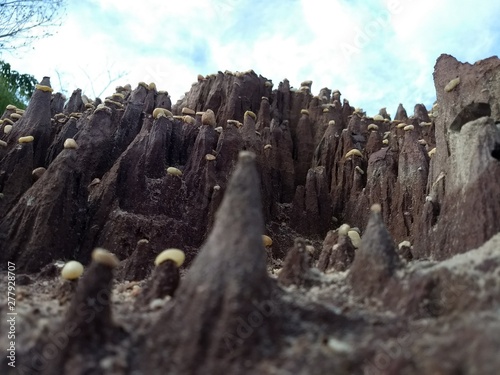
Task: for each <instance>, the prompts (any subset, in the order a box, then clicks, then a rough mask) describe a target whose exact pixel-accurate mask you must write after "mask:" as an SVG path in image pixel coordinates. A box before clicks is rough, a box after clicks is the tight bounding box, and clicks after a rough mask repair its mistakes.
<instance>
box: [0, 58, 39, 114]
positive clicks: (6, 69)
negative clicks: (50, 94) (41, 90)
mask: <svg viewBox="0 0 500 375" xmlns="http://www.w3.org/2000/svg"><path fill="white" fill-rule="evenodd" d="M36 84H37V80H36V79H35V77H33V76H32V75H29V74H21V73H19V72H17V71H15V70H12V69H11V67H10V64H9V63H6V62H4V61H1V60H0V113H3V111H4V110H5V107H6V106H7V105H8V104H14V105H15V106H16V107H18V108H26V104H27V103H28V101H29V99H30V98H31V95H33V91H35V85H36Z"/></svg>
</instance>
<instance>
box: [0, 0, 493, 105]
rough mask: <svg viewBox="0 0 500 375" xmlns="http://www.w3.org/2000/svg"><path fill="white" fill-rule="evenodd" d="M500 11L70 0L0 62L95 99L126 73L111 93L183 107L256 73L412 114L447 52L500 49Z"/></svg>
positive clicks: (400, 0) (259, 1) (479, 5)
mask: <svg viewBox="0 0 500 375" xmlns="http://www.w3.org/2000/svg"><path fill="white" fill-rule="evenodd" d="M499 16H500V2H499V1H497V0H484V1H481V2H479V1H477V0H461V1H460V2H459V1H456V0H422V1H419V2H417V1H414V0H367V1H361V0H329V1H325V0H275V1H271V0H267V1H265V0H256V1H255V0H253V1H252V0H213V1H207V0H184V1H171V0H140V1H137V0H135V1H130V0H86V1H76V0H69V5H68V9H67V15H66V17H65V18H64V21H63V25H62V26H61V27H60V28H59V29H58V32H57V34H56V35H54V36H52V37H50V38H46V39H42V40H39V41H37V42H36V43H35V44H33V45H32V47H34V48H33V49H29V50H26V51H21V52H17V53H15V54H14V55H10V54H6V53H3V54H2V55H1V56H0V58H2V59H4V60H6V61H8V62H10V63H11V65H12V66H13V68H14V69H16V70H18V71H20V72H22V73H30V74H33V75H35V76H36V77H37V78H41V77H42V76H44V75H48V76H50V77H51V80H52V85H53V87H54V88H55V89H57V90H63V91H65V92H66V93H68V94H70V93H71V92H72V91H73V90H74V89H75V88H81V89H82V90H83V91H84V93H86V94H87V96H89V97H93V96H94V95H97V94H99V93H100V92H101V91H102V90H103V89H104V88H105V87H106V85H107V84H108V83H109V81H110V78H109V77H111V78H116V77H117V76H119V75H120V74H123V76H122V77H121V78H120V79H119V80H117V81H116V82H113V83H112V84H111V85H110V86H109V88H108V89H107V90H105V91H104V94H103V96H105V95H109V94H111V93H112V92H113V91H114V87H115V86H117V85H123V84H125V83H130V84H131V85H132V86H133V87H135V86H136V85H137V83H138V82H139V81H145V82H148V83H149V82H155V83H156V85H157V87H158V89H160V90H167V91H168V92H169V93H170V95H171V97H172V100H173V102H175V101H176V100H177V99H179V97H180V96H181V95H182V94H184V92H186V91H188V90H189V88H190V87H191V84H192V83H193V82H195V81H196V77H197V75H198V74H199V73H200V74H203V75H206V74H210V73H216V72H217V71H219V70H220V71H224V70H226V69H227V70H231V71H245V70H248V69H254V70H255V72H256V73H258V74H262V75H263V76H265V77H267V78H269V79H271V80H272V81H273V83H274V84H275V87H277V85H278V83H279V82H280V81H281V80H283V79H284V78H288V79H289V80H290V84H291V85H292V86H294V87H299V86H300V83H301V82H302V81H304V80H309V79H310V80H312V81H313V85H312V92H313V94H317V93H319V90H320V89H321V88H323V87H329V88H330V89H339V90H340V91H341V92H342V95H343V97H344V98H347V99H349V101H350V103H351V105H353V106H355V107H361V108H363V109H364V110H366V111H367V112H368V114H369V115H373V114H375V113H377V112H378V110H379V109H380V108H381V107H387V110H388V112H389V113H391V114H394V113H395V111H396V108H397V106H398V104H399V103H403V105H404V106H405V108H406V109H407V111H408V112H409V113H413V107H414V105H415V104H417V103H424V104H425V105H426V106H430V105H432V103H433V102H434V100H435V90H434V84H433V80H432V73H433V67H434V64H435V61H436V59H437V58H438V57H439V55H440V54H441V53H449V54H451V55H453V56H455V57H456V58H458V59H459V60H460V61H467V62H470V63H474V62H475V61H477V60H480V59H483V58H486V57H490V56H492V55H499V54H500V22H498V19H499ZM91 82H92V84H91Z"/></svg>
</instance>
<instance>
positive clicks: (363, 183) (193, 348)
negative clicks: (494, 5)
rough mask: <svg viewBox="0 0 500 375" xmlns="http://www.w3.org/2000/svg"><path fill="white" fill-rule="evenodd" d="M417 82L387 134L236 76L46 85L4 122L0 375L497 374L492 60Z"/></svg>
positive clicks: (442, 69) (498, 206) (0, 133)
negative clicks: (67, 89) (183, 85)
mask: <svg viewBox="0 0 500 375" xmlns="http://www.w3.org/2000/svg"><path fill="white" fill-rule="evenodd" d="M434 82H435V87H436V93H437V102H436V103H435V105H434V106H433V107H432V108H426V107H425V106H424V105H423V104H417V105H415V107H414V113H413V115H409V113H408V112H407V111H406V109H405V108H404V107H403V106H402V105H399V107H398V108H397V111H396V115H395V116H394V120H392V119H391V116H390V115H389V114H388V113H387V111H386V109H385V108H382V109H381V110H380V112H379V114H377V115H376V116H373V117H369V116H367V115H366V114H365V113H364V112H363V111H362V110H359V109H355V108H354V107H352V106H351V105H350V104H349V101H348V100H347V99H342V98H341V93H340V91H338V90H334V91H332V90H330V89H328V88H323V89H321V90H320V94H319V95H318V96H314V95H313V94H312V92H311V89H312V82H310V81H304V82H302V83H301V85H300V88H299V89H294V88H293V87H291V85H290V82H289V81H288V80H286V79H285V80H284V81H283V82H280V83H279V84H278V86H277V87H276V88H273V83H272V82H271V81H269V80H268V79H266V78H265V77H263V76H260V75H257V74H256V73H255V72H254V71H247V72H236V73H232V72H228V71H226V72H224V73H222V72H218V73H217V74H213V75H209V76H206V77H202V76H199V77H198V81H197V82H196V83H195V84H193V85H192V87H191V89H190V91H189V92H187V93H186V95H185V96H184V97H183V98H182V99H181V100H179V101H178V102H177V103H175V104H172V102H171V99H170V96H169V95H168V93H167V92H165V91H158V90H157V88H156V85H154V84H145V83H143V82H141V83H139V84H138V85H137V87H136V88H135V89H132V88H130V87H129V85H126V86H124V87H121V86H120V87H117V88H116V93H115V94H113V95H112V96H110V97H108V98H105V99H104V100H101V99H99V98H96V99H95V100H90V99H89V98H87V97H86V96H85V95H83V94H82V92H81V90H79V89H78V90H75V91H74V92H73V93H72V95H71V97H70V98H69V100H67V101H66V100H65V98H64V97H63V96H62V95H61V94H59V93H53V92H52V90H51V89H50V79H49V78H48V77H45V78H43V80H42V81H41V82H40V85H39V86H37V90H36V91H35V93H34V94H33V97H32V98H31V101H30V103H29V105H28V108H27V109H26V111H25V112H24V113H23V114H22V115H21V116H11V114H13V113H15V112H16V110H15V109H12V107H9V108H7V109H6V110H5V111H4V112H3V114H2V116H1V117H0V140H1V141H2V142H1V143H0V276H1V277H2V279H3V280H5V282H4V281H2V283H0V293H1V294H0V295H1V297H0V300H1V304H0V314H1V315H2V316H3V317H6V316H7V313H8V312H9V310H8V304H7V292H8V286H7V285H8V284H7V276H8V273H7V265H8V262H11V263H12V264H15V273H16V289H15V298H16V307H15V311H16V312H17V315H16V331H15V338H14V339H13V340H15V348H16V350H15V366H16V367H15V368H14V367H12V358H11V359H9V358H8V357H6V356H5V355H4V356H3V357H2V359H1V360H0V368H1V369H0V372H1V373H2V374H40V375H49V374H50V375H56V374H68V375H83V374H112V375H115V374H116V375H140V374H148V375H149V374H176V375H183V374H221V373H227V374H269V375H271V374H276V375H287V374H304V375H306V374H307V375H310V374H318V375H319V374H327V373H328V374H329V373H334V374H360V375H361V374H363V375H366V374H388V375H389V374H394V375H395V374H402V375H413V374H442V375H445V374H446V375H448V374H449V375H452V374H497V373H498V369H500V357H499V356H498V351H499V350H500V317H499V315H498V310H499V308H500V200H499V199H498V197H499V196H500V125H499V124H500V59H498V58H497V57H491V58H488V59H485V60H482V61H479V62H476V63H475V64H468V63H461V62H459V61H457V60H456V59H455V58H454V57H452V56H449V55H441V56H440V57H439V58H438V59H437V62H436V65H435V71H434ZM263 235H266V236H267V237H265V238H264V237H263ZM104 249H106V250H104ZM165 249H180V250H182V252H183V253H184V254H183V255H182V260H179V259H178V258H176V257H177V256H179V255H178V254H179V253H181V252H179V251H177V250H176V251H174V252H173V254H177V255H175V256H172V257H171V258H168V259H167V258H165V259H163V258H162V259H161V261H159V260H158V259H159V258H161V257H162V256H163V253H162V251H163V250H165ZM160 253H162V255H160V257H158V255H159V254H160ZM184 258H185V259H184ZM70 260H76V261H79V262H81V263H82V264H83V265H84V266H85V270H84V273H83V275H82V276H81V277H80V278H78V279H75V280H66V279H63V278H62V277H61V267H62V266H63V265H64V264H65V263H66V262H68V261H70ZM9 329H10V326H9V323H8V322H7V319H3V318H2V321H1V323H0V337H2V340H0V342H1V344H0V348H1V349H2V351H3V353H7V352H8V349H9V345H10V342H9V341H10V340H7V335H8V332H9ZM9 363H10V365H9Z"/></svg>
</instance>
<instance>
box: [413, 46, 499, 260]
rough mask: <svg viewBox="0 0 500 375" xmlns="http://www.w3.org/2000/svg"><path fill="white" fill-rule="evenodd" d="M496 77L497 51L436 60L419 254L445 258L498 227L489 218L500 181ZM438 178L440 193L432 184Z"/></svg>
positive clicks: (496, 212) (496, 211)
mask: <svg viewBox="0 0 500 375" xmlns="http://www.w3.org/2000/svg"><path fill="white" fill-rule="evenodd" d="M477 77H481V79H480V80H478V79H477ZM499 77H500V60H499V59H498V58H496V57H492V58H489V59H486V60H482V61H479V62H477V63H475V64H474V65H471V64H467V63H465V64H463V63H460V62H458V61H457V60H456V59H455V58H453V57H452V56H449V55H442V56H441V57H440V58H439V59H438V61H437V63H436V68H435V72H434V81H435V86H436V92H437V98H438V100H437V103H438V113H439V114H438V116H437V119H436V120H435V121H436V131H435V137H436V153H435V154H434V156H433V157H432V161H431V164H430V174H429V179H428V183H427V191H428V196H427V199H426V202H425V207H424V209H423V213H422V215H421V230H420V231H419V234H418V235H419V238H420V239H421V241H418V242H417V243H415V248H416V249H415V252H416V254H417V256H432V257H435V258H438V259H443V258H447V257H449V256H450V255H453V254H457V253H462V252H465V251H467V250H469V249H472V248H474V247H477V246H479V245H480V244H482V243H483V242H484V241H486V240H488V239H489V238H490V237H491V236H493V235H494V234H495V233H497V232H498V231H500V227H499V226H498V225H497V224H496V223H497V220H495V219H493V218H494V217H497V216H498V215H499V214H500V205H499V204H497V202H496V201H495V200H491V199H490V197H493V196H495V195H496V194H497V190H498V187H499V186H500V185H499V181H498V179H497V176H498V175H499V174H498V171H499V170H498V168H500V164H499V157H498V149H499V148H500V147H499V146H498V145H499V144H500V138H499V137H500V133H499V130H498V127H497V126H496V125H495V121H497V120H498V119H500V107H499V105H498V103H499V98H500V83H499V82H500V81H499ZM437 184H438V185H442V188H441V190H442V191H444V192H445V193H444V194H442V195H440V194H437V192H436V191H435V189H433V187H435V186H436V185H437Z"/></svg>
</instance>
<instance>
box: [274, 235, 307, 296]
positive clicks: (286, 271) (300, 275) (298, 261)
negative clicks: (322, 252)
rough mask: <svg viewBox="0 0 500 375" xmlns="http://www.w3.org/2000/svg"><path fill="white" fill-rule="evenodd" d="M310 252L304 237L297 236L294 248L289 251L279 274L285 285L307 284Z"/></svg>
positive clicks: (280, 280)
mask: <svg viewBox="0 0 500 375" xmlns="http://www.w3.org/2000/svg"><path fill="white" fill-rule="evenodd" d="M309 270H310V268H309V253H308V252H307V249H306V243H305V242H304V239H302V238H296V239H295V242H294V245H293V248H292V249H291V250H290V251H289V252H288V254H287V255H286V258H285V263H284V264H283V268H282V269H281V271H280V273H279V275H278V282H279V283H280V284H281V285H283V286H290V285H297V286H306V284H307V279H308V277H307V276H308V275H307V274H308V272H309Z"/></svg>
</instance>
